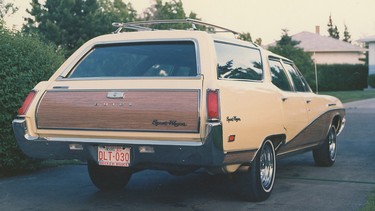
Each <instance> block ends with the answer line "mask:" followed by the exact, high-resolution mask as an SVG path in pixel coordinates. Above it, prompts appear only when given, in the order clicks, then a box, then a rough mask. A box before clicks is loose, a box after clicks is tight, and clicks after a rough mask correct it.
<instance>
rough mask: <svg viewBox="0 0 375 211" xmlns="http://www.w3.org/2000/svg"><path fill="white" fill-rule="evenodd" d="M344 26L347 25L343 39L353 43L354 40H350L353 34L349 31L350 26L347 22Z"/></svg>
mask: <svg viewBox="0 0 375 211" xmlns="http://www.w3.org/2000/svg"><path fill="white" fill-rule="evenodd" d="M344 26H345V30H344V39H343V41H345V42H348V43H351V42H352V41H351V40H350V38H351V35H350V33H349V31H348V27H347V26H346V24H345V25H344Z"/></svg>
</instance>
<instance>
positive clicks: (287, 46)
mask: <svg viewBox="0 0 375 211" xmlns="http://www.w3.org/2000/svg"><path fill="white" fill-rule="evenodd" d="M282 31H283V33H282V35H281V39H280V40H279V41H277V42H276V45H275V46H270V47H269V48H268V50H269V51H272V52H274V53H276V54H279V55H281V56H285V57H286V58H289V59H291V60H293V61H294V63H295V64H296V66H297V67H298V69H299V70H300V71H301V72H302V74H303V75H304V76H305V78H306V80H307V81H308V83H309V84H310V85H311V86H312V87H314V85H315V77H314V63H313V60H312V59H311V54H310V53H307V52H305V51H304V50H303V49H302V48H300V47H298V46H297V45H298V44H299V43H300V42H299V41H296V40H293V39H292V37H291V36H289V35H288V30H287V29H283V30H282Z"/></svg>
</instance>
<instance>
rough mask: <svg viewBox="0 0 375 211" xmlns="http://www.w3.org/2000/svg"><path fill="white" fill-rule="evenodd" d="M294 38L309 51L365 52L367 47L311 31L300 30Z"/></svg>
mask: <svg viewBox="0 0 375 211" xmlns="http://www.w3.org/2000/svg"><path fill="white" fill-rule="evenodd" d="M292 39H293V40H296V41H300V44H298V47H300V48H303V49H304V50H305V51H307V52H364V51H366V49H365V48H361V47H359V46H355V45H352V44H350V43H348V42H344V41H341V40H338V39H335V38H332V37H327V36H322V35H319V34H316V33H311V32H306V31H304V32H300V33H298V34H295V35H293V36H292ZM374 39H375V37H374Z"/></svg>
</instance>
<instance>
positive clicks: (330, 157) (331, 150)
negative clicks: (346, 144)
mask: <svg viewBox="0 0 375 211" xmlns="http://www.w3.org/2000/svg"><path fill="white" fill-rule="evenodd" d="M336 153H337V145H336V129H335V127H334V126H331V128H330V129H329V132H328V135H327V137H326V139H325V141H324V143H323V145H321V146H320V147H319V148H317V149H314V150H313V157H314V161H315V164H316V165H317V166H325V167H329V166H332V165H333V164H334V163H335V161H336Z"/></svg>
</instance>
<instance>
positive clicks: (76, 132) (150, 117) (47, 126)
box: [13, 19, 345, 201]
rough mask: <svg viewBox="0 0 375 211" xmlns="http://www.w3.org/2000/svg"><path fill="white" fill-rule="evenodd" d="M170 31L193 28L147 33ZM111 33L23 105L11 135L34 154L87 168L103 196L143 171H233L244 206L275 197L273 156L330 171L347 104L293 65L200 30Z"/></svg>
mask: <svg viewBox="0 0 375 211" xmlns="http://www.w3.org/2000/svg"><path fill="white" fill-rule="evenodd" d="M175 22H178V23H180V24H181V22H184V24H189V27H190V26H191V27H192V28H191V29H187V30H152V29H151V28H150V27H151V26H154V25H155V24H169V23H175ZM115 25H116V26H118V27H119V29H118V30H117V31H116V33H114V34H108V35H104V36H100V37H96V38H94V39H92V40H90V41H88V42H87V43H86V44H84V45H83V46H82V47H81V48H79V49H78V50H77V51H76V52H75V53H74V54H73V55H72V56H71V57H69V59H68V60H67V61H66V62H65V63H64V64H63V65H62V66H61V67H60V68H59V69H58V70H57V71H56V73H55V74H54V75H53V76H52V77H51V78H50V79H49V80H48V81H43V82H40V83H39V84H38V85H36V86H35V88H34V89H33V90H32V91H31V92H30V94H29V95H28V97H27V98H26V100H25V102H24V104H23V106H22V108H20V110H19V115H18V117H17V118H16V119H15V120H14V121H13V128H14V133H15V136H16V139H17V142H18V145H19V146H20V148H21V149H22V150H23V151H24V152H25V153H26V154H27V155H29V156H30V157H34V158H52V159H81V160H84V161H87V163H88V172H89V175H90V178H91V180H92V182H93V183H94V184H95V185H96V186H97V187H98V188H99V189H101V190H118V189H122V188H124V187H125V186H126V184H127V183H128V181H129V179H130V177H131V176H132V174H133V173H136V172H138V171H140V170H144V169H158V170H166V171H168V172H170V173H172V174H184V173H189V172H193V171H196V170H198V169H205V170H207V172H209V173H211V174H215V173H228V174H229V173H235V172H238V173H237V175H239V177H236V178H241V179H240V181H242V184H241V186H240V187H241V189H242V190H241V193H242V195H243V196H244V197H245V199H246V200H249V201H262V200H265V199H267V198H268V197H269V196H270V194H271V191H272V189H273V186H274V180H275V173H276V158H278V157H282V156H285V155H291V154H296V153H302V152H306V151H310V150H312V152H313V158H314V160H315V162H316V164H317V165H318V166H331V165H332V164H333V163H334V162H335V159H336V136H337V135H338V134H339V133H340V132H341V130H342V129H343V127H344V123H345V110H344V107H343V105H342V103H341V102H340V101H339V100H338V99H336V98H334V97H330V96H322V95H316V94H314V93H313V92H312V91H311V89H310V87H309V85H308V84H307V83H306V80H305V79H304V78H303V76H302V75H301V73H300V72H299V70H298V69H297V67H296V66H295V65H294V63H293V61H291V60H289V59H287V58H284V57H281V56H279V55H276V54H273V53H271V52H269V51H267V50H264V49H262V48H261V47H259V46H257V45H255V44H252V43H250V42H244V41H240V40H238V39H235V38H233V36H230V37H228V36H223V34H221V33H220V32H232V33H235V32H234V31H231V30H229V29H226V28H223V27H219V26H215V25H211V24H207V23H203V22H201V21H196V20H191V19H187V20H173V21H150V22H133V23H125V24H119V23H117V24H115ZM195 25H204V27H206V28H207V29H209V30H208V32H206V31H199V30H195V29H196V27H195ZM200 28H202V27H200ZM123 29H125V30H123ZM129 29H132V30H135V31H131V32H122V31H129Z"/></svg>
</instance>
